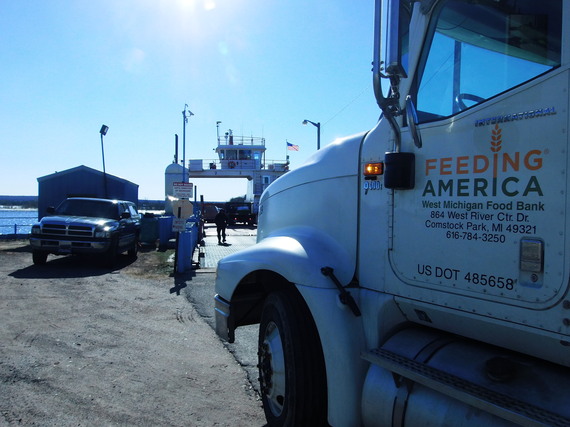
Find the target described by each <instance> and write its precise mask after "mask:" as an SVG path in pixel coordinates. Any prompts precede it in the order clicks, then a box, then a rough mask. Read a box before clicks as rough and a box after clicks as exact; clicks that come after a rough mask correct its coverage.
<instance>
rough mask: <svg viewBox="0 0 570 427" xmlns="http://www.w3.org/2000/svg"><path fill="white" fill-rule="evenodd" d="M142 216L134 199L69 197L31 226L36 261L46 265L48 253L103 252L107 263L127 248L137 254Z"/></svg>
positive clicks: (31, 240)
mask: <svg viewBox="0 0 570 427" xmlns="http://www.w3.org/2000/svg"><path fill="white" fill-rule="evenodd" d="M140 219H141V216H140V214H139V212H138V211H137V208H136V205H135V204H134V203H133V202H129V201H124V200H108V199H93V198H81V197H73V198H68V199H66V200H64V201H63V202H62V203H61V204H60V205H59V206H58V207H57V208H55V209H54V208H48V215H47V216H45V217H43V218H42V219H41V221H40V222H39V223H37V224H35V225H33V226H32V232H31V235H30V245H31V246H32V257H33V262H34V264H45V263H46V261H47V256H48V254H55V255H67V254H100V255H102V256H104V257H105V259H106V261H107V264H113V263H114V261H115V258H116V256H117V255H118V254H120V253H122V252H125V251H128V253H129V255H130V256H133V257H136V255H137V252H138V240H139V234H140V227H141V225H140V224H141V222H140Z"/></svg>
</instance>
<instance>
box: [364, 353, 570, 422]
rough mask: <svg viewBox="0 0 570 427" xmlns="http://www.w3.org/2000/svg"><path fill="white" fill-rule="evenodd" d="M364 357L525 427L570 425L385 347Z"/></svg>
mask: <svg viewBox="0 0 570 427" xmlns="http://www.w3.org/2000/svg"><path fill="white" fill-rule="evenodd" d="M362 358H363V359H365V360H367V361H369V362H370V363H373V364H374V365H377V366H379V367H381V368H384V369H386V370H388V371H390V372H392V373H393V374H397V375H399V376H401V377H404V378H406V379H409V380H411V381H413V382H415V383H418V384H421V385H423V386H425V387H428V388H431V389H433V390H435V391H437V392H439V393H442V394H445V395H447V396H450V397H452V398H454V399H457V400H459V401H461V402H463V403H466V404H468V405H471V406H473V407H475V408H478V409H481V410H483V411H486V412H489V413H491V414H493V415H496V416H497V417H500V418H503V419H505V420H508V421H511V422H514V423H517V424H520V425H524V426H570V419H568V418H566V417H564V416H561V415H558V414H555V413H553V412H550V411H547V410H544V409H542V408H539V407H537V406H533V405H532V404H529V403H527V402H523V401H521V400H518V399H515V398H512V397H510V396H507V395H505V394H502V393H498V392H495V391H493V390H490V389H488V388H485V387H482V386H480V385H478V384H475V383H473V382H470V381H467V380H465V379H463V378H460V377H458V376H456V375H453V374H449V373H447V372H444V371H442V370H440V369H437V368H434V367H431V366H428V365H426V364H424V363H421V362H418V361H415V360H412V359H409V358H407V357H404V356H401V355H399V354H397V353H394V352H392V351H389V350H385V349H381V348H379V349H374V350H370V351H368V352H366V353H363V354H362Z"/></svg>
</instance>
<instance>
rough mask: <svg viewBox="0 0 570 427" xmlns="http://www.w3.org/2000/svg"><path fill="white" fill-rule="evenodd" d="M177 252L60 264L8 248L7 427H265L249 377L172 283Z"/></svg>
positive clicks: (1, 350) (4, 269) (0, 277)
mask: <svg viewBox="0 0 570 427" xmlns="http://www.w3.org/2000/svg"><path fill="white" fill-rule="evenodd" d="M168 255H169V252H157V251H154V250H152V251H147V252H143V253H139V257H138V259H137V260H136V261H134V262H132V260H130V259H129V258H127V257H126V256H121V257H120V258H119V261H118V264H117V265H116V267H114V268H113V269H109V268H106V267H104V266H102V265H99V264H97V263H95V262H94V260H93V259H89V258H77V257H51V256H50V258H48V263H47V264H46V265H45V266H33V265H32V262H31V254H30V253H29V252H28V247H27V242H25V241H20V242H5V241H4V242H3V241H0V325H1V327H0V396H1V397H0V414H1V416H0V425H32V424H33V425H43V426H46V425H57V426H70V425H74V426H90V425H111V424H113V425H117V424H118V425H137V426H139V425H146V426H150V425H152V426H159V425H161V426H162V425H172V426H215V425H222V426H230V425H231V426H262V425H264V424H265V418H264V417H263V410H262V409H261V404H260V401H259V400H258V398H257V396H256V394H255V393H254V392H253V391H252V389H251V386H250V384H249V383H248V382H247V380H246V376H245V373H244V371H243V370H242V368H241V367H240V366H239V365H238V364H237V363H236V361H235V360H234V358H233V357H232V356H231V355H230V354H229V353H228V351H227V350H226V349H225V348H224V346H223V344H222V343H221V342H220V341H219V340H218V339H217V337H216V336H215V334H214V332H213V331H212V329H211V328H210V327H209V326H208V325H207V324H206V323H205V322H204V320H203V319H202V318H201V317H200V316H199V315H198V314H197V313H196V312H195V310H194V309H193V307H192V306H191V305H190V304H189V303H188V302H187V300H186V299H185V298H183V297H181V296H176V295H175V294H170V293H169V289H170V288H172V287H173V286H174V285H176V286H180V285H182V286H183V285H185V284H186V285H191V281H192V277H191V273H190V274H188V275H186V276H178V277H177V278H176V279H175V278H174V277H172V276H171V272H172V265H171V264H169V263H168V262H167V257H168Z"/></svg>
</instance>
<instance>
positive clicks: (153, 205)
mask: <svg viewBox="0 0 570 427" xmlns="http://www.w3.org/2000/svg"><path fill="white" fill-rule="evenodd" d="M0 206H10V207H12V206H17V207H19V208H22V209H37V208H38V196H0ZM139 209H144V210H153V211H155V210H156V211H160V210H164V200H146V199H144V200H139Z"/></svg>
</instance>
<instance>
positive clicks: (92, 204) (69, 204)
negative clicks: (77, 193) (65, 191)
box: [55, 199, 119, 219]
mask: <svg viewBox="0 0 570 427" xmlns="http://www.w3.org/2000/svg"><path fill="white" fill-rule="evenodd" d="M55 213H56V214H57V215H70V216H89V217H93V218H108V219H119V210H118V209H117V205H116V204H115V203H113V202H107V201H103V200H82V199H68V200H64V201H63V202H62V203H61V205H59V206H58V208H57V209H56V210H55Z"/></svg>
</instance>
